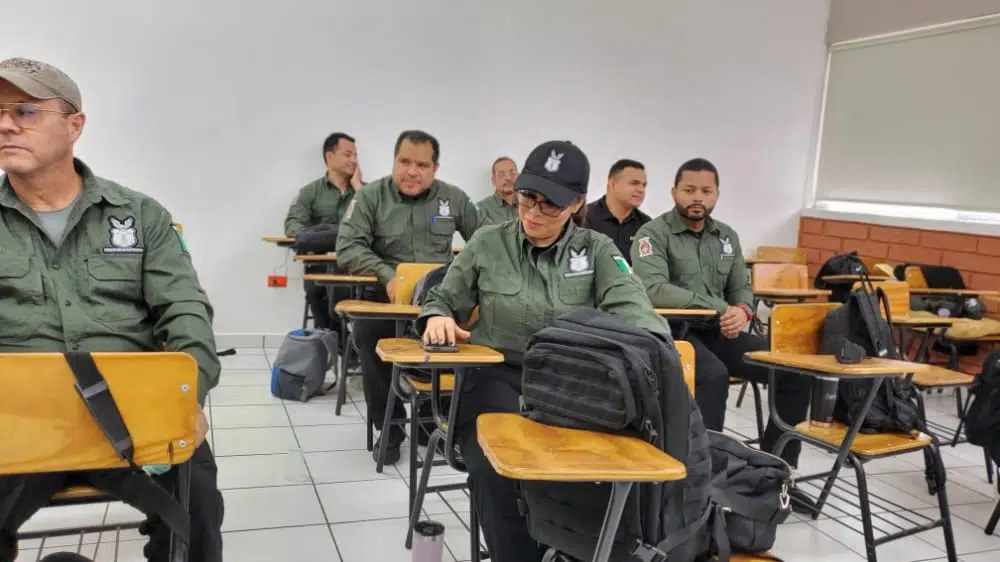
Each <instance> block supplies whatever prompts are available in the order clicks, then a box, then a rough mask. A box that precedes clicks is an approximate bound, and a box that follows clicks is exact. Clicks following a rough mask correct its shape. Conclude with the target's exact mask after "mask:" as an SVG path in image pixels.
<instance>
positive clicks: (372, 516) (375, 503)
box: [18, 349, 1000, 562]
mask: <svg viewBox="0 0 1000 562" xmlns="http://www.w3.org/2000/svg"><path fill="white" fill-rule="evenodd" d="M273 357H274V350H264V349H240V350H239V353H238V354H237V355H235V356H231V357H224V358H222V361H223V374H222V379H221V382H220V384H219V387H218V388H216V389H215V390H214V391H213V392H212V394H211V398H210V402H209V413H210V422H211V427H212V430H211V434H210V439H211V440H212V445H213V448H214V450H215V453H216V456H217V460H218V465H219V487H220V488H221V489H222V493H223V496H224V497H225V502H226V516H225V523H224V526H223V531H224V535H223V536H224V538H225V559H226V560H227V561H233V562H257V561H260V562H271V561H276V560H302V561H309V562H314V561H315V562H320V561H330V562H406V561H408V560H410V553H409V552H408V551H407V550H406V549H405V548H404V547H403V539H404V534H405V532H406V506H407V478H406V475H405V473H406V464H405V462H406V458H407V456H406V450H405V448H404V454H403V460H402V461H400V463H399V464H398V465H397V466H396V467H387V468H386V470H385V472H384V473H383V474H376V473H375V467H374V463H373V461H372V460H371V455H370V453H368V451H366V450H365V426H364V418H363V417H362V409H359V408H358V405H361V406H362V407H363V405H364V398H363V394H362V392H361V389H360V380H359V379H358V378H352V379H351V380H350V382H349V386H348V389H349V396H350V398H351V400H352V401H351V403H350V404H348V405H347V406H345V408H344V411H343V415H341V416H339V417H338V416H335V415H334V402H335V395H333V394H331V395H330V396H324V397H319V398H315V399H313V400H311V401H310V402H309V403H307V404H299V403H283V402H282V401H280V400H278V399H275V398H273V397H272V396H271V395H270V392H269V377H270V375H269V358H273ZM737 390H738V389H737V388H735V387H734V388H733V392H732V395H731V397H730V411H729V415H728V420H727V429H728V430H731V431H735V432H740V433H744V434H746V433H751V432H753V431H754V429H753V428H754V422H753V421H752V420H753V401H752V398H751V394H750V393H749V392H748V397H747V400H746V401H745V402H744V404H743V407H742V408H739V409H737V408H736V407H735V402H736V392H737ZM928 406H929V407H930V408H931V409H932V410H933V411H934V412H935V414H934V415H935V417H937V418H939V419H940V420H941V421H944V422H945V423H949V422H948V420H947V417H948V415H949V414H952V413H953V408H954V401H953V398H952V397H951V395H950V394H948V395H942V396H938V395H935V396H934V397H932V398H929V399H928ZM950 423H951V424H952V425H953V424H954V422H953V421H952V422H950ZM943 455H944V460H945V464H946V466H947V467H948V469H949V484H948V495H949V500H950V503H951V505H952V514H953V525H954V529H955V540H956V542H957V546H958V552H959V557H960V558H961V560H962V561H963V562H995V561H997V560H1000V534H998V535H997V536H994V537H990V536H986V535H985V534H984V533H983V526H984V525H985V523H986V520H987V518H988V517H989V514H990V512H991V511H992V509H993V502H994V501H996V497H997V494H996V488H995V487H992V486H990V485H989V484H987V482H986V477H985V470H984V468H983V456H982V451H981V450H980V449H978V448H976V447H972V446H969V445H960V446H958V447H956V448H951V447H945V448H944V449H943ZM302 459H304V462H303V460H302ZM831 461H832V457H831V456H829V455H827V454H825V453H820V452H817V451H815V450H811V449H809V448H808V447H807V448H806V452H804V453H803V457H802V463H801V467H800V469H801V470H802V471H804V472H811V471H818V470H822V469H824V468H828V467H829V464H830V462H831ZM922 464H923V460H922V457H921V456H920V455H919V454H917V455H910V456H904V457H896V458H892V459H886V460H883V461H877V462H874V463H870V464H869V465H868V466H867V468H868V474H870V475H871V478H870V479H869V484H870V488H871V491H872V492H873V493H876V494H878V495H880V496H882V497H885V498H888V499H889V500H891V501H894V502H896V503H898V504H900V505H903V506H906V507H911V508H917V509H921V510H922V511H921V512H922V513H925V514H927V515H933V514H935V513H936V508H935V506H936V499H935V498H933V497H931V496H929V495H928V494H927V491H926V487H925V484H924V478H923V471H922V468H921V467H922ZM434 474H435V477H434V479H435V480H455V479H456V478H458V479H460V478H461V477H462V476H461V475H456V474H454V473H453V472H452V471H450V470H449V469H448V468H447V467H440V468H435V472H434ZM845 476H847V473H845ZM850 480H852V481H853V475H851V476H850ZM832 505H836V502H833V504H832ZM841 506H842V507H845V508H846V509H847V511H848V514H844V513H838V512H836V511H833V510H830V511H829V513H827V514H825V515H824V516H822V517H821V518H820V519H819V520H817V521H810V520H806V519H804V518H802V517H800V516H798V515H794V514H793V515H792V517H791V518H790V519H789V521H788V522H787V523H786V524H785V525H783V526H782V528H781V529H780V530H779V533H778V542H777V545H776V547H775V548H774V553H775V554H776V555H777V556H779V557H781V558H783V559H784V560H786V561H788V562H861V561H863V560H864V543H863V540H862V538H861V535H859V534H857V533H855V532H852V531H850V530H849V529H848V528H847V527H845V526H844V525H842V524H841V523H845V524H847V525H851V526H857V520H856V519H852V518H851V515H854V516H856V515H857V514H858V513H859V512H858V510H857V509H856V508H854V507H852V506H847V505H841ZM425 508H426V509H425V510H426V512H427V514H428V516H430V517H432V518H433V519H435V520H438V521H440V522H442V523H444V525H445V527H446V529H447V531H446V537H447V541H446V545H447V550H446V552H445V559H446V560H448V561H449V562H451V561H464V560H468V558H469V537H468V533H467V531H466V530H465V528H464V527H463V526H462V521H467V520H468V509H469V501H468V498H467V497H466V496H465V495H464V493H463V492H448V493H445V494H442V495H441V496H440V497H433V498H428V499H427V500H426V503H425ZM876 511H878V509H876ZM881 511H883V512H884V511H885V509H883V510H881ZM135 515H136V513H135V512H134V511H133V510H131V509H130V508H128V507H125V506H123V505H120V504H114V505H110V506H106V505H105V506H78V507H69V508H60V509H45V510H42V511H41V512H40V513H39V514H38V515H36V516H35V518H34V519H32V521H30V522H29V524H28V526H27V527H26V529H25V530H28V529H31V530H38V529H47V528H59V527H70V526H74V525H84V524H93V523H98V522H101V521H108V522H119V521H129V520H133V519H134V518H135ZM460 518H461V520H460ZM834 519H839V520H840V521H839V522H838V521H835V520H834ZM78 542H79V539H78V538H77V537H70V538H63V539H54V540H48V541H46V542H45V545H44V548H43V549H42V551H43V552H42V553H41V554H42V555H45V554H49V553H51V552H57V551H60V550H74V549H75V546H76V545H77V544H78ZM144 542H145V541H144V538H143V537H140V536H139V535H138V534H137V533H136V532H135V531H124V532H122V535H121V540H120V544H119V547H118V552H117V560H118V561H119V562H141V561H143V560H144V558H143V557H142V546H143V544H144ZM82 544H83V548H82V549H80V551H81V552H82V553H83V554H85V555H87V556H91V557H93V558H94V559H95V560H97V561H100V562H111V561H114V560H115V559H116V558H115V545H114V537H113V536H109V535H104V536H98V535H96V534H92V535H87V536H85V537H84V538H83V541H82ZM70 545H72V546H73V548H67V547H68V546H70ZM39 546H40V545H39V541H24V543H23V544H22V549H23V550H22V553H21V556H20V557H19V558H18V562H26V561H34V560H36V557H37V556H38V555H39ZM878 553H879V559H880V560H884V561H886V562H910V561H924V560H928V561H930V560H944V559H945V558H944V556H945V554H944V541H943V537H942V534H941V531H940V530H933V531H928V532H926V533H922V534H920V535H917V536H915V537H910V538H907V539H904V540H902V541H898V542H895V543H890V544H887V545H885V546H882V547H879V549H878Z"/></svg>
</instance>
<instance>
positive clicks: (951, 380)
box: [913, 365, 975, 388]
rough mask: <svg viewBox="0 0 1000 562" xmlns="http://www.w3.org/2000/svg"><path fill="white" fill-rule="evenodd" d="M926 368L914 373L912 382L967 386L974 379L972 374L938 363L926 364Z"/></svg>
mask: <svg viewBox="0 0 1000 562" xmlns="http://www.w3.org/2000/svg"><path fill="white" fill-rule="evenodd" d="M928 367H929V368H928V369H927V370H925V371H921V372H919V373H914V375H913V384H915V385H917V386H920V387H925V388H935V387H946V386H968V385H970V384H972V381H973V380H975V377H974V376H973V375H970V374H968V373H963V372H961V371H953V370H951V369H946V368H944V367H941V366H938V365H928Z"/></svg>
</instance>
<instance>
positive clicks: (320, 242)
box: [292, 224, 340, 254]
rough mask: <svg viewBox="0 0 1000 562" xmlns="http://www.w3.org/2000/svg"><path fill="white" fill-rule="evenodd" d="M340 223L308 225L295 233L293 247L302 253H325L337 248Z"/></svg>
mask: <svg viewBox="0 0 1000 562" xmlns="http://www.w3.org/2000/svg"><path fill="white" fill-rule="evenodd" d="M339 231H340V225H337V224H317V225H313V226H307V227H306V228H303V229H302V230H300V231H299V233H298V234H296V235H295V243H294V244H292V248H294V249H295V251H296V252H298V253H300V254H325V253H328V252H335V251H336V250H337V233H338V232H339Z"/></svg>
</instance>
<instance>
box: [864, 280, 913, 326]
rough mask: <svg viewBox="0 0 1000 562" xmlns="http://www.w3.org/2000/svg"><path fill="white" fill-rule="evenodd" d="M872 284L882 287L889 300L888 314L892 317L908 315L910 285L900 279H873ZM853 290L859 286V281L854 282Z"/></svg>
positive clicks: (877, 287) (878, 287)
mask: <svg viewBox="0 0 1000 562" xmlns="http://www.w3.org/2000/svg"><path fill="white" fill-rule="evenodd" d="M872 286H873V287H875V288H876V289H882V291H883V292H885V296H886V299H887V300H888V301H889V314H890V315H892V317H893V318H900V317H903V316H909V314H910V286H909V285H907V284H906V283H904V282H902V281H874V282H872ZM853 288H854V290H858V289H860V288H861V283H860V282H858V283H855V284H854V287H853Z"/></svg>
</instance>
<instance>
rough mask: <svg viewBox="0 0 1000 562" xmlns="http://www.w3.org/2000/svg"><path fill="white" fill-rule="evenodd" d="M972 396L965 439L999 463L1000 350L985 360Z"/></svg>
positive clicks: (972, 389)
mask: <svg viewBox="0 0 1000 562" xmlns="http://www.w3.org/2000/svg"><path fill="white" fill-rule="evenodd" d="M969 394H970V396H971V400H972V403H971V404H970V405H969V410H968V412H967V413H966V414H965V435H966V437H968V439H969V443H972V444H973V445H978V446H980V447H982V448H983V449H984V450H985V451H986V453H987V454H988V455H989V456H990V458H991V459H993V461H994V462H996V463H1000V350H998V351H993V352H991V353H990V354H989V355H987V356H986V360H985V361H983V371H982V372H981V373H979V374H978V375H976V379H975V381H973V383H972V388H970V389H969Z"/></svg>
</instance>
